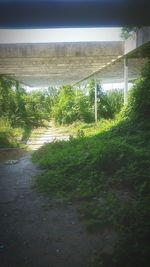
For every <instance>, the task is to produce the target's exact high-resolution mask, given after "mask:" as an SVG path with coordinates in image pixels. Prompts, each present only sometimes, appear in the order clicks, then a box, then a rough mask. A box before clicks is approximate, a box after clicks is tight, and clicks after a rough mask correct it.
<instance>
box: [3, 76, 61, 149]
mask: <svg viewBox="0 0 150 267" xmlns="http://www.w3.org/2000/svg"><path fill="white" fill-rule="evenodd" d="M56 95H57V90H54V88H48V89H47V90H36V91H31V92H29V93H27V92H26V90H25V89H24V88H23V87H22V86H21V85H20V84H19V83H16V82H15V81H13V80H12V79H10V78H9V77H7V76H1V77H0V114H1V119H0V147H9V146H16V145H17V143H18V141H19V140H21V139H22V140H27V139H28V138H29V136H30V133H31V130H32V129H33V128H36V127H39V126H47V125H48V123H47V121H48V120H50V113H51V109H52V105H53V104H54V102H55V97H56Z"/></svg>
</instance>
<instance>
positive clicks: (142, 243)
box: [33, 67, 150, 267]
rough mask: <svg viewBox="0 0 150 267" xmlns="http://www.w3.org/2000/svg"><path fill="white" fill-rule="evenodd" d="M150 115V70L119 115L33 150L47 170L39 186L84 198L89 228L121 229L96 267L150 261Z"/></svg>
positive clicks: (54, 194)
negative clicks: (65, 138) (69, 137)
mask: <svg viewBox="0 0 150 267" xmlns="http://www.w3.org/2000/svg"><path fill="white" fill-rule="evenodd" d="M149 69H150V67H149ZM149 114H150V71H148V69H147V70H145V73H144V74H143V78H141V79H140V80H139V81H138V82H137V83H136V85H135V86H134V88H133V89H132V90H131V92H130V95H129V99H128V105H127V106H126V107H125V108H124V110H123V111H122V112H121V114H120V115H119V117H118V119H116V120H114V121H109V122H108V121H103V122H99V123H97V124H96V125H95V124H81V125H79V124H78V125H76V127H73V126H70V128H71V129H72V130H71V134H72V133H74V132H75V131H77V137H76V138H71V139H70V141H68V142H65V141H61V142H54V143H51V144H47V145H44V146H43V147H42V148H40V151H37V152H35V154H34V155H33V161H34V162H36V163H38V164H39V165H40V166H41V167H42V168H43V169H44V171H43V172H42V174H41V175H39V176H37V177H36V178H35V184H36V187H37V188H38V190H40V191H41V192H44V193H46V194H48V195H49V196H50V197H59V198H60V197H62V198H64V199H71V200H72V201H73V200H75V201H79V202H80V208H79V210H78V214H79V218H80V219H81V220H82V221H83V222H84V223H85V225H86V227H87V229H88V230H89V231H91V232H92V231H104V230H105V229H113V231H115V232H116V233H117V241H116V244H115V246H114V249H113V252H112V253H111V254H107V253H105V252H103V251H101V252H99V255H98V258H97V261H96V263H95V265H93V266H94V267H100V266H101V267H134V266H136V267H138V266H140V267H141V266H144V267H146V266H148V255H149V248H148V240H149V226H150V225H149V220H148V219H149V218H148V214H149V211H150V206H149V200H150V199H149V195H148V193H149V189H150V186H149V185H150V184H149V173H150V121H149ZM68 129H69V127H68Z"/></svg>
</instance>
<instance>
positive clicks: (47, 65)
mask: <svg viewBox="0 0 150 267" xmlns="http://www.w3.org/2000/svg"><path fill="white" fill-rule="evenodd" d="M149 46H150V27H144V28H142V29H140V30H139V31H138V32H137V33H136V34H134V35H133V36H131V37H130V38H129V39H128V40H127V41H125V42H123V41H118V42H83V43H80V42H79V43H39V44H38V43H36V44H34V43H17V44H15V43H9V44H0V74H7V75H9V76H11V77H12V78H14V79H16V80H18V81H20V82H22V83H24V84H25V85H28V86H31V87H32V86H35V87H37V86H38V87H43V86H56V85H58V86H59V85H64V84H78V83H80V82H82V81H85V80H88V79H89V78H92V77H95V78H96V79H97V80H98V81H99V80H100V81H101V82H102V83H106V82H121V81H123V80H124V70H125V68H124V64H125V62H124V59H125V58H128V67H129V71H128V77H126V79H128V80H129V81H132V80H134V79H136V78H138V77H139V75H140V73H141V70H142V68H143V66H144V64H145V62H146V60H147V57H148V56H149V55H150V49H149ZM126 63H127V62H126Z"/></svg>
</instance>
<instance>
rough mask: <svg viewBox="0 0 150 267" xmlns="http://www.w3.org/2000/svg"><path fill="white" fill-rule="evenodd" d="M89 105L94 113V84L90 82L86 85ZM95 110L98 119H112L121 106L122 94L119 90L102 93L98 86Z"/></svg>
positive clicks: (92, 81)
mask: <svg viewBox="0 0 150 267" xmlns="http://www.w3.org/2000/svg"><path fill="white" fill-rule="evenodd" d="M87 87H88V93H89V103H90V106H91V109H92V110H93V113H94V99H95V82H94V80H90V81H89V83H88V85H87ZM98 89H99V90H98V95H97V97H98V98H97V110H98V119H113V118H114V117H115V116H116V114H117V113H119V112H120V110H121V108H122V106H123V92H122V91H120V90H109V91H107V92H104V91H103V89H102V87H101V85H98Z"/></svg>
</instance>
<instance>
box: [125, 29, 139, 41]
mask: <svg viewBox="0 0 150 267" xmlns="http://www.w3.org/2000/svg"><path fill="white" fill-rule="evenodd" d="M138 29H139V27H134V26H131V27H123V28H122V29H121V37H122V38H123V39H128V38H129V37H130V36H131V35H132V34H133V33H134V32H136V31H137V30H138Z"/></svg>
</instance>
